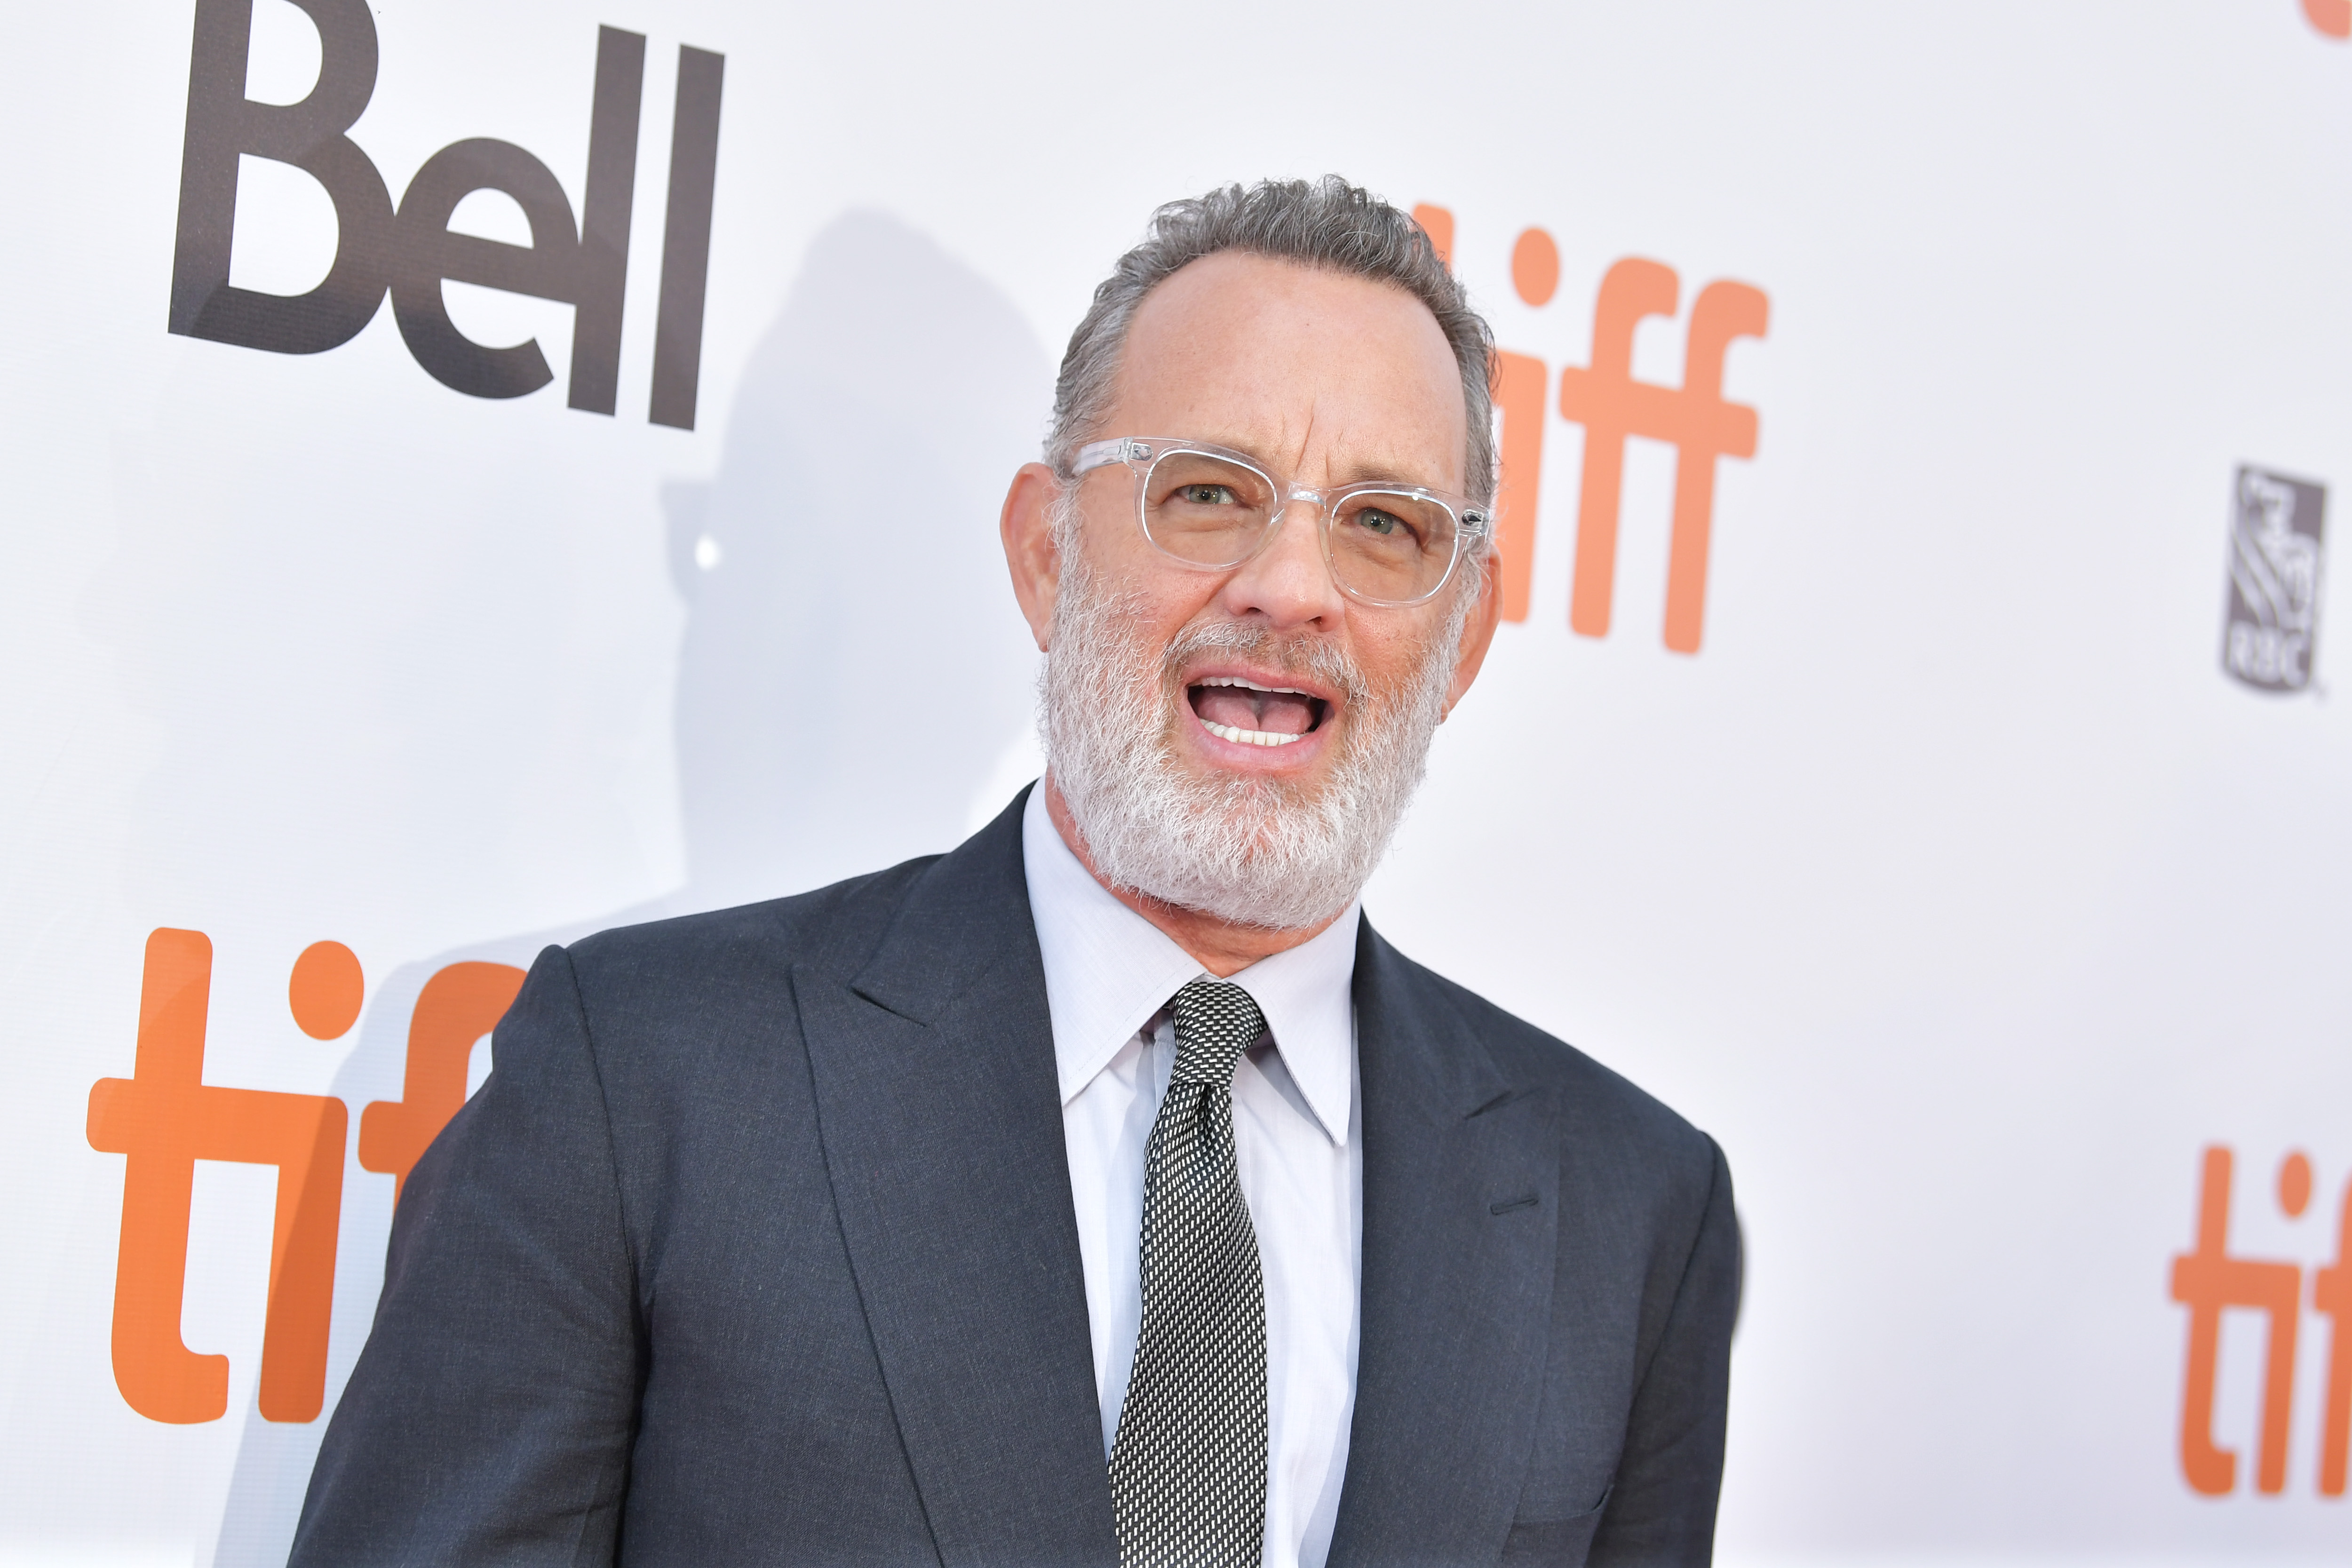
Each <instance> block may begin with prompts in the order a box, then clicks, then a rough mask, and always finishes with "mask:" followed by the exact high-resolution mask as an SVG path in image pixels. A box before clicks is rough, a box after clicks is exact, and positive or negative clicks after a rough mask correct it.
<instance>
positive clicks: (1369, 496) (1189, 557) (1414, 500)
mask: <svg viewBox="0 0 2352 1568" xmlns="http://www.w3.org/2000/svg"><path fill="white" fill-rule="evenodd" d="M1281 501H1282V497H1281V492H1280V491H1278V490H1277V489H1275V486H1274V482H1273V481H1272V480H1271V479H1268V478H1267V477H1266V476H1265V475H1264V474H1262V473H1259V472H1258V471H1257V470H1256V469H1255V468H1248V467H1245V466H1244V465H1243V464H1240V463H1232V462H1227V461H1226V460H1225V459H1223V458H1213V457H1211V456H1209V455H1208V454H1207V453H1205V452H1185V451H1176V452H1170V453H1167V454H1165V455H1164V456H1162V457H1161V458H1159V459H1158V461H1156V462H1155V463H1153V465H1152V467H1151V469H1150V473H1149V474H1148V475H1147V476H1146V478H1145V480H1144V489H1143V526H1144V531H1145V532H1146V533H1148V534H1149V535H1150V539H1151V542H1152V543H1154V544H1156V545H1158V546H1159V547H1160V549H1162V550H1164V551H1166V552H1168V553H1169V554H1171V555H1173V556H1175V557H1177V558H1178V559H1179V560H1181V561H1189V562H1192V563H1194V564H1195V565H1200V566H1212V567H1217V566H1233V565H1237V564H1239V563H1241V562H1243V561H1245V560H1247V559H1249V557H1250V555H1251V554H1252V553H1253V552H1255V551H1256V549H1257V547H1258V545H1259V544H1260V543H1261V542H1263V541H1264V540H1265V534H1266V530H1267V529H1268V528H1270V527H1271V526H1272V525H1273V523H1274V521H1275V517H1276V512H1277V511H1278V510H1279V509H1280V506H1281ZM1454 535H1455V523H1454V513H1453V511H1452V510H1450V509H1448V508H1447V507H1446V505H1445V504H1444V502H1442V501H1436V500H1430V499H1429V498H1427V497H1425V496H1416V495H1413V494H1412V493H1410V492H1408V491H1401V490H1355V491H1351V492H1349V494H1347V495H1345V496H1342V497H1341V498H1340V499H1339V501H1338V502H1337V503H1336V504H1335V506H1334V507H1333V508H1332V514H1331V517H1330V521H1329V526H1328V529H1327V531H1326V536H1327V537H1328V539H1329V541H1330V554H1331V572H1332V575H1333V576H1334V577H1336V578H1337V579H1338V580H1339V584H1340V586H1342V587H1344V588H1346V589H1348V590H1349V592H1351V593H1356V594H1360V595H1363V596H1364V597H1366V598H1368V599H1381V600H1386V601H1390V602H1395V603H1402V602H1408V601H1411V600H1414V599H1419V598H1423V597H1424V596H1426V595H1429V594H1431V593H1433V592H1434V591H1435V590H1436V588H1437V586H1438V584H1441V583H1443V582H1444V580H1445V574H1446V572H1447V569H1448V568H1449V567H1451V566H1452V564H1453V562H1454V544H1455V539H1454Z"/></svg>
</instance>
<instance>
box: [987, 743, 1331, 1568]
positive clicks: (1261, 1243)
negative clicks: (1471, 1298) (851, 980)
mask: <svg viewBox="0 0 2352 1568" xmlns="http://www.w3.org/2000/svg"><path fill="white" fill-rule="evenodd" d="M1021 850H1022V858H1023V860H1024V864H1025V866H1026V868H1027V871H1028V877H1029V909H1030V913H1031V915H1032V916H1033V918H1034V920H1035V921H1036V924H1037V946H1038V950H1039V952H1041V953H1042V954H1043V956H1044V958H1045V999H1046V1002H1047V1004H1048V1005H1049V1006H1050V1007H1051V1009H1052V1012H1053V1019H1054V1055H1055V1063H1056V1066H1057V1068H1058V1069H1059V1072H1060V1075H1061V1088H1062V1134H1063V1138H1064V1141H1065V1142H1066V1145H1067V1147H1068V1152H1069V1160H1070V1195H1071V1198H1072V1199H1073V1201H1074V1202H1075V1204H1076V1208H1077V1215H1078V1251H1079V1255H1080V1257H1081V1258H1082V1259H1083V1260H1084V1263H1085V1267H1086V1281H1087V1322H1088V1323H1089V1325H1090V1326H1091V1328H1092V1330H1093V1334H1094V1353H1095V1391H1096V1393H1097V1395H1098V1396H1099V1397H1100V1399H1101V1402H1102V1427H1103V1454H1104V1457H1105V1459H1106V1461H1108V1457H1109V1454H1110V1448H1111V1445H1112V1443H1113V1442H1114V1441H1115V1440H1116V1439H1117V1437H1118V1414H1119V1409H1120V1407H1121V1405H1124V1403H1125V1402H1126V1399H1127V1380H1128V1374H1129V1371H1130V1370H1131V1369H1132V1367H1133V1365H1134V1363H1135V1337H1136V1333H1137V1331H1138V1329H1139V1326H1140V1324H1141V1321H1142V1317H1143V1281H1142V1275H1141V1257H1140V1250H1139V1248H1140V1242H1141V1237H1142V1228H1143V1166H1144V1153H1145V1149H1146V1146H1147V1145H1148V1144H1149V1142H1150V1138H1151V1124H1152V1121H1153V1120H1154V1119H1155V1118H1156V1117H1157V1116H1158V1115H1159V1114H1160V1099H1161V1097H1162V1096H1163V1095H1164V1094H1166V1092H1167V1089H1168V1078H1169V1074H1170V1073H1171V1071H1172V1070H1173V1069H1174V1068H1175V1063H1176V1042H1175V1032H1174V1028H1173V1026H1171V1024H1170V1022H1169V1018H1168V1000H1169V998H1170V997H1171V996H1173V995H1175V994H1176V992H1177V990H1178V989H1179V988H1180V987H1181V986H1182V985H1183V984H1184V983H1185V982H1186V981H1188V980H1194V979H1198V978H1200V977H1201V976H1202V974H1203V973H1206V972H1205V971H1203V970H1202V967H1201V966H1200V964H1198V963H1195V962H1194V961H1193V960H1192V957H1191V956H1190V955H1188V954H1187V953H1186V952H1184V950H1183V949H1182V948H1181V947H1179V946H1177V945H1176V943H1175V942H1173V941H1171V939H1170V938H1169V937H1168V936H1167V935H1166V934H1165V933H1164V932H1162V931H1160V929H1159V928H1158V927H1157V926H1155V925H1153V924H1152V923H1151V922H1150V921H1147V920H1145V919H1144V918H1143V917H1142V916H1141V915H1139V914H1137V913H1136V912H1135V911H1134V910H1130V909H1129V908H1128V907H1127V906H1126V905H1125V904H1122V903H1120V902H1119V901H1118V900H1117V899H1115V898H1113V897H1111V895H1110V894H1109V893H1108V891H1107V890H1105V889H1104V888H1103V886H1102V884H1101V883H1099V882H1097V881H1096V880H1095V879H1094V878H1093V876H1092V875H1091V874H1090V873H1088V871H1087V868H1085V867H1084V866H1083V865H1081V864H1079V862H1078V858H1077V857H1076V855H1073V854H1072V853H1071V852H1070V848H1069V846H1068V845H1066V844H1065V843H1063V842H1062V836H1061V834H1060V833H1059V832H1058V831H1057V830H1056V829H1055V826H1054V823H1053V819H1052V818H1051V817H1050V816H1048V815H1047V814H1046V811H1045V786H1044V784H1039V785H1038V786H1037V787H1036V788H1035V789H1034V790H1032V791H1031V792H1030V795H1029V805H1028V810H1027V812H1026V814H1025V815H1024V817H1023V818H1022V825H1021ZM1359 916H1360V910H1359V908H1358V907H1357V906H1353V905H1351V906H1349V910H1348V912H1347V913H1346V914H1344V915H1342V916H1340V917H1339V919H1338V920H1336V921H1333V922H1332V923H1331V925H1330V927H1329V928H1328V930H1326V931H1322V932H1320V933H1319V934H1318V935H1317V936H1316V937H1315V938H1314V939H1313V940H1312V941H1310V942H1303V943H1301V944H1300V945H1299V946H1297V947H1295V948H1292V949H1291V950H1290V951H1289V952H1279V953H1276V954H1275V955H1274V956H1273V957H1271V958H1265V959H1260V960H1259V961H1258V962H1257V963H1254V964H1252V965H1250V966H1249V967H1248V968H1247V969H1244V970H1243V971H1242V972H1241V973H1238V974H1235V975H1233V976H1231V977H1230V978H1231V980H1232V982H1233V984H1236V985H1239V986H1241V987H1242V988H1243V989H1244V990H1245V991H1247V992H1248V993H1249V994H1250V996H1251V998H1252V999H1253V1000H1254V1001H1255V1002H1256V1003H1257V1005H1258V1008H1259V1010H1260V1011H1261V1012H1263V1013H1264V1014H1265V1020H1266V1029H1267V1034H1268V1035H1270V1036H1271V1037H1272V1038H1271V1041H1270V1042H1269V1041H1268V1040H1267V1039H1266V1037H1264V1036H1262V1037H1260V1041H1259V1044H1258V1045H1257V1046H1256V1047H1254V1048H1252V1049H1251V1050H1250V1051H1249V1052H1248V1053H1247V1054H1246V1055H1244V1057H1243V1058H1242V1060H1241V1062H1240V1064H1239V1065H1238V1067H1237V1068H1235V1069H1234V1158H1235V1162H1236V1163H1237V1164H1238V1166H1239V1168H1240V1173H1241V1184H1242V1195H1243V1197H1244V1199H1246V1200H1247V1202H1248V1204H1249V1211H1250V1222H1251V1224H1252V1225H1253V1226H1255V1229H1256V1231H1257V1251H1258V1262H1259V1266H1260V1268H1262V1270H1263V1271H1264V1274H1265V1374H1266V1376H1265V1382H1266V1402H1265V1403H1266V1411H1265V1415H1266V1457H1267V1475H1266V1489H1265V1564H1266V1568H1293V1565H1294V1564H1296V1565H1298V1568H1322V1564H1323V1560H1324V1558H1325V1556H1326V1555H1327V1554H1328V1552H1329V1551H1330V1549H1331V1526H1332V1523H1333V1521H1335V1520H1336V1519H1337V1517H1338V1514H1339V1484H1340V1481H1341V1479H1343V1477H1344V1475H1345V1473H1346V1470H1347V1468H1348V1425H1349V1420H1350V1419H1351V1418H1352V1417H1353V1416H1354V1415H1355V1408H1356V1337H1357V1327H1358V1321H1357V1300H1358V1284H1359V1281H1360V1279H1361V1278H1362V1258H1363V1220H1362V1215H1363V1191H1364V1164H1363V1153H1362V1139H1361V1128H1360V1121H1359V1120H1358V1118H1357V1114H1356V1101H1357V1092H1356V1020H1355V1005H1354V1001H1353V998H1352V996H1351V994H1350V984H1351V982H1352V980H1353V978H1354V974H1355V968H1356V925H1357V921H1358V919H1359Z"/></svg>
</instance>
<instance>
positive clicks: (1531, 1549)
mask: <svg viewBox="0 0 2352 1568" xmlns="http://www.w3.org/2000/svg"><path fill="white" fill-rule="evenodd" d="M1608 1506H1609V1499H1608V1498H1607V1497H1606V1496H1604V1497H1602V1498H1601V1500H1600V1501H1599V1502H1597V1503H1595V1504H1594V1505H1593V1506H1592V1507H1591V1508H1589V1509H1587V1510H1584V1511H1583V1512H1582V1513H1577V1514H1570V1515H1569V1517H1567V1518H1566V1519H1543V1520H1518V1521H1513V1522H1512V1525H1511V1533H1510V1534H1508V1535H1507V1536H1505V1537H1504V1538H1503V1562H1504V1563H1507V1564H1525V1565H1526V1568H1536V1565H1537V1564H1538V1563H1540V1564H1542V1565H1543V1568H1582V1564H1583V1563H1584V1558H1585V1554H1586V1553H1587V1552H1591V1550H1592V1533H1593V1531H1596V1530H1599V1529H1600V1528H1601V1510H1604V1509H1606V1508H1607V1507H1608Z"/></svg>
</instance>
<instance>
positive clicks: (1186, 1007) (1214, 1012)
mask: <svg viewBox="0 0 2352 1568" xmlns="http://www.w3.org/2000/svg"><path fill="white" fill-rule="evenodd" d="M1168 1012H1169V1016H1171V1017H1172V1018H1173V1019H1174V1020H1175V1023H1176V1069H1175V1072H1174V1074H1173V1081H1174V1082H1177V1083H1201V1084H1207V1085H1208V1086H1209V1087H1211V1088H1212V1089H1232V1088H1233V1086H1234V1065H1235V1064H1236V1063H1238V1062H1239V1061H1240V1060H1241V1058H1242V1053H1243V1052H1244V1051H1245V1050H1248V1049H1249V1048H1250V1047H1251V1046H1253V1045H1255V1044H1256V1043H1257V1037H1258V1036H1259V1035H1261V1034H1263V1033H1264V1032H1265V1014H1264V1013H1261V1012H1259V1011H1258V1005H1257V999H1256V998H1255V997H1254V996H1252V995H1251V994H1249V993H1248V992H1246V991H1244V990H1243V989H1242V988H1241V987H1240V986H1238V985H1236V984H1234V983H1233V982H1232V981H1230V980H1192V981H1188V982H1186V983H1185V984H1184V987H1183V989H1181V990H1180V991H1178V992H1177V993H1176V994H1175V995H1174V996H1173V997H1171V998H1170V1000H1169V1003H1168Z"/></svg>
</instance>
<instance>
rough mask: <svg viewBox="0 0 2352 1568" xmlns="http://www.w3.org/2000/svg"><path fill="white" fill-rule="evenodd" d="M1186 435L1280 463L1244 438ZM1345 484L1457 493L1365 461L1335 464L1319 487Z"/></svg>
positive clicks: (1264, 463) (1267, 463)
mask: <svg viewBox="0 0 2352 1568" xmlns="http://www.w3.org/2000/svg"><path fill="white" fill-rule="evenodd" d="M1187 438H1188V439H1192V440H1198V441H1203V442H1206V443H1207V444H1208V445H1210V446H1213V447H1223V448H1225V450H1227V451H1229V452H1239V453H1240V454H1241V455H1242V456H1243V457H1244V458H1248V459H1249V460H1250V461H1251V462H1253V463H1256V464H1258V465H1259V466H1260V467H1262V468H1266V469H1268V470H1269V471H1270V470H1272V469H1274V468H1278V467H1279V466H1280V465H1279V464H1276V463H1275V462H1274V461H1273V460H1272V459H1270V458H1267V457H1266V456H1265V454H1264V453H1263V452H1261V451H1259V450H1258V449H1257V448H1256V447H1253V446H1249V445H1247V444H1245V443H1244V442H1240V441H1232V440H1220V439H1218V438H1217V437H1209V436H1196V437H1187ZM1292 479H1293V481H1294V482H1296V479H1297V476H1296V475H1293V476H1292ZM1349 485H1394V486H1396V487H1398V488H1399V489H1422V490H1441V491H1443V492H1444V493H1445V494H1447V495H1454V494H1456V493H1458V491H1457V489H1456V488H1455V487H1454V486H1453V485H1450V484H1446V483H1444V482H1441V481H1436V480H1431V479H1415V478H1413V477H1412V475H1411V474H1410V473H1408V472H1407V471H1406V470H1405V469H1404V468H1402V467H1382V466H1376V465H1373V464H1370V463H1365V462H1357V463H1352V464H1349V465H1347V466H1345V467H1343V468H1339V470H1338V472H1337V473H1336V474H1335V475H1334V476H1333V478H1332V479H1330V480H1329V482H1328V483H1327V484H1325V485H1323V486H1322V487H1320V488H1322V489H1346V488H1347V487H1348V486H1349Z"/></svg>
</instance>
